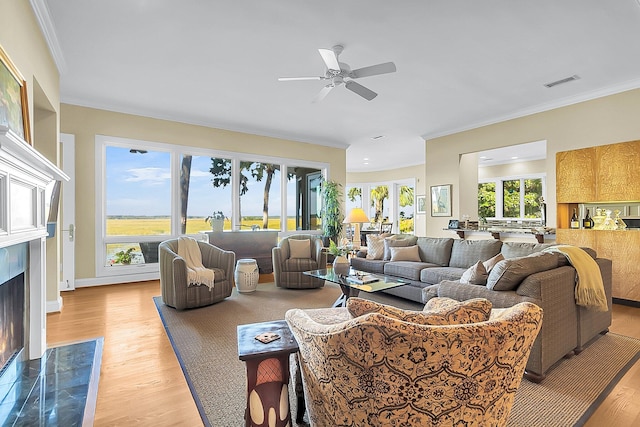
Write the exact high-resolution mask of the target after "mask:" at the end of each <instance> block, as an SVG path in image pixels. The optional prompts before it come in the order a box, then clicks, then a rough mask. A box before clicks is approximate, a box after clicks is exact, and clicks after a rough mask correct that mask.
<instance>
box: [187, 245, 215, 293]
mask: <svg viewBox="0 0 640 427" xmlns="http://www.w3.org/2000/svg"><path fill="white" fill-rule="evenodd" d="M178 256H179V257H181V258H182V259H184V261H185V262H186V264H187V280H188V283H189V286H191V285H206V286H208V287H209V290H211V289H213V281H214V278H215V273H214V272H213V270H210V269H208V268H205V266H204V265H202V253H200V247H198V242H197V241H196V239H194V238H192V237H179V238H178Z"/></svg>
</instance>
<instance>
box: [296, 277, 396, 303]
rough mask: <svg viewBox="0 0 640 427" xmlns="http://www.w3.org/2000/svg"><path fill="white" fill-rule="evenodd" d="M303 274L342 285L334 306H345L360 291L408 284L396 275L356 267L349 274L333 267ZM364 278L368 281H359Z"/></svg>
mask: <svg viewBox="0 0 640 427" xmlns="http://www.w3.org/2000/svg"><path fill="white" fill-rule="evenodd" d="M303 274H306V275H307V276H311V277H315V278H317V279H321V280H328V281H329V282H332V283H337V284H338V285H340V289H342V295H341V296H340V297H339V298H338V299H337V300H336V302H335V303H333V307H344V306H345V305H346V304H347V300H348V299H349V298H350V297H357V296H358V294H359V293H360V291H364V292H378V291H383V290H385V289H391V288H395V287H397V286H403V285H406V284H407V282H403V281H402V280H399V279H397V278H395V277H391V276H385V275H384V274H375V273H367V272H364V271H358V270H354V269H351V270H350V271H349V274H348V275H345V274H336V273H335V272H334V271H333V268H327V269H322V270H311V271H305V272H304V273H303ZM363 278H366V279H367V283H358V282H357V281H362V279H363ZM368 280H371V281H368Z"/></svg>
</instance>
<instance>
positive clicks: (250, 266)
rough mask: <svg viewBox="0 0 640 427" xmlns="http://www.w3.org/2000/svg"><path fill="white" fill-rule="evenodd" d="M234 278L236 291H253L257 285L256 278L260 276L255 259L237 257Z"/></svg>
mask: <svg viewBox="0 0 640 427" xmlns="http://www.w3.org/2000/svg"><path fill="white" fill-rule="evenodd" d="M234 278H235V280H236V287H237V288H238V292H243V293H247V292H253V291H255V290H256V287H257V286H258V279H259V278H260V274H259V273H258V263H256V260H255V259H250V258H242V259H239V260H238V262H237V264H236V271H235V274H234Z"/></svg>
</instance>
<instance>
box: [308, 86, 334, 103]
mask: <svg viewBox="0 0 640 427" xmlns="http://www.w3.org/2000/svg"><path fill="white" fill-rule="evenodd" d="M334 87H335V86H332V85H326V86H325V87H323V88H322V89H320V92H318V94H317V95H316V96H315V98H313V100H312V101H311V103H314V104H315V103H316V102H320V101H322V100H323V99H324V98H325V96H327V95H328V94H329V92H331V89H333V88H334Z"/></svg>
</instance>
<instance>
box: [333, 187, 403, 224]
mask: <svg viewBox="0 0 640 427" xmlns="http://www.w3.org/2000/svg"><path fill="white" fill-rule="evenodd" d="M414 189H415V184H414V180H402V181H395V182H380V183H362V184H350V185H347V187H346V193H345V194H346V212H347V213H348V212H349V211H350V210H351V209H353V208H356V207H357V208H360V207H361V208H363V209H364V211H365V212H366V213H367V215H368V217H369V219H370V220H371V224H363V227H362V229H363V230H367V229H369V228H372V229H380V225H379V223H380V222H383V223H386V224H389V223H390V224H392V230H393V232H395V233H398V232H400V233H409V234H411V233H413V232H414V230H415V223H414V216H415V206H414V204H415V198H414V197H415V196H414V193H415V191H414Z"/></svg>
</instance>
